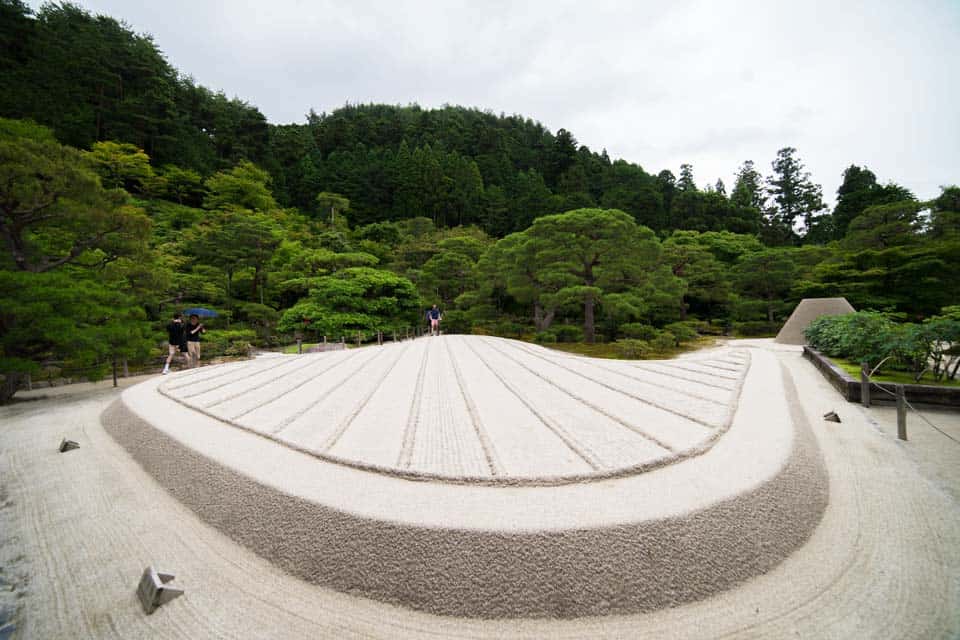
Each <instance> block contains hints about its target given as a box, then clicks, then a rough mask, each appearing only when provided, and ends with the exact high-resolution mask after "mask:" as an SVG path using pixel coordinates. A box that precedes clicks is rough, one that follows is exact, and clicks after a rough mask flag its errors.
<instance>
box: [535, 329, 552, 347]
mask: <svg viewBox="0 0 960 640" xmlns="http://www.w3.org/2000/svg"><path fill="white" fill-rule="evenodd" d="M533 341H534V342H539V343H540V344H544V343H547V342H556V341H557V334H556V333H555V332H553V331H550V330H549V329H548V330H546V331H538V332H537V334H536V335H534V336H533Z"/></svg>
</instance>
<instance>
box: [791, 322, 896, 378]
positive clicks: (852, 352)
mask: <svg viewBox="0 0 960 640" xmlns="http://www.w3.org/2000/svg"><path fill="white" fill-rule="evenodd" d="M895 327H896V324H895V323H894V322H893V321H892V320H890V319H889V318H888V317H887V316H885V315H884V314H882V313H877V312H876V311H858V312H856V313H848V314H846V315H842V316H823V317H820V318H817V319H816V320H814V321H813V322H812V323H811V324H810V326H809V327H807V329H806V330H805V331H804V335H805V336H806V337H807V341H808V342H809V343H810V346H812V347H813V348H814V349H818V350H820V351H822V352H823V353H825V354H827V355H828V356H834V357H840V358H849V359H851V360H855V361H857V362H864V361H865V362H867V363H869V364H870V365H871V366H876V365H877V364H879V363H880V362H881V361H882V360H883V359H884V358H887V357H889V356H891V355H893V354H894V353H895V351H896V350H897V346H898V342H900V341H901V338H902V336H900V335H898V333H897V330H896V329H895Z"/></svg>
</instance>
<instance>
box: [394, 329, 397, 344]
mask: <svg viewBox="0 0 960 640" xmlns="http://www.w3.org/2000/svg"><path fill="white" fill-rule="evenodd" d="M393 341H394V342H396V341H397V330H396V329H394V330H393Z"/></svg>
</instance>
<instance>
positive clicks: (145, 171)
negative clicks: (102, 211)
mask: <svg viewBox="0 0 960 640" xmlns="http://www.w3.org/2000/svg"><path fill="white" fill-rule="evenodd" d="M83 155H84V157H85V158H86V159H87V161H88V162H89V163H90V165H91V166H92V167H93V168H94V170H95V171H96V172H97V173H98V174H99V175H100V179H101V181H102V182H103V186H105V187H107V188H108V189H119V188H124V189H126V190H127V191H131V192H135V193H139V192H140V191H142V190H143V185H144V183H146V182H147V181H149V180H150V178H152V177H153V169H152V168H151V167H150V158H149V157H148V156H147V154H146V153H144V152H143V150H142V149H138V148H137V147H136V146H134V145H132V144H127V143H123V142H112V141H106V142H95V143H94V144H93V147H92V149H91V150H90V151H88V152H86V153H84V154H83Z"/></svg>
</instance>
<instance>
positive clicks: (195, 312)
mask: <svg viewBox="0 0 960 640" xmlns="http://www.w3.org/2000/svg"><path fill="white" fill-rule="evenodd" d="M183 315H185V316H187V317H188V318H189V317H190V316H200V317H201V318H216V317H217V312H216V311H212V310H210V309H204V308H203V307H191V308H189V309H184V310H183Z"/></svg>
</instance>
